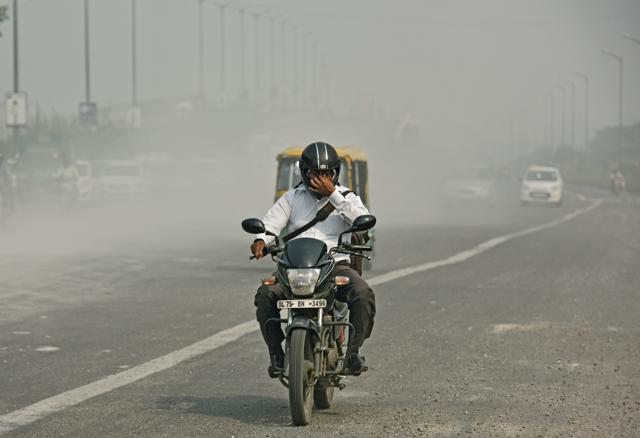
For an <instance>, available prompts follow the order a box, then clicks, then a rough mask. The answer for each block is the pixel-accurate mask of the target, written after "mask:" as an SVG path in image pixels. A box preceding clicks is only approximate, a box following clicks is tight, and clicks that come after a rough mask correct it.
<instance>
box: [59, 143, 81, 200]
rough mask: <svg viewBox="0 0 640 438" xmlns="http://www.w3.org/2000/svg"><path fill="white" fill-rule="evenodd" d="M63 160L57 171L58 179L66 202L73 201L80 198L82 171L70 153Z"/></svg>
mask: <svg viewBox="0 0 640 438" xmlns="http://www.w3.org/2000/svg"><path fill="white" fill-rule="evenodd" d="M62 162H63V164H62V166H61V167H60V168H59V169H58V171H57V172H56V176H57V179H58V181H59V183H60V191H61V195H62V198H63V199H64V200H65V201H66V202H68V203H73V202H75V200H76V199H77V198H78V181H80V172H79V171H78V168H77V167H76V165H75V163H74V162H73V160H71V159H70V158H69V156H68V155H66V154H65V155H63V157H62Z"/></svg>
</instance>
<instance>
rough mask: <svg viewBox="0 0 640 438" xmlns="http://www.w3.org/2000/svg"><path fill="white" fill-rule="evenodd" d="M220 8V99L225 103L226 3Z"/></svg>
mask: <svg viewBox="0 0 640 438" xmlns="http://www.w3.org/2000/svg"><path fill="white" fill-rule="evenodd" d="M217 6H218V8H219V9H220V84H219V92H220V100H221V102H222V104H223V105H224V103H225V92H226V78H225V70H226V67H225V59H226V54H225V45H226V43H225V34H226V30H225V11H226V8H227V5H226V4H218V5H217Z"/></svg>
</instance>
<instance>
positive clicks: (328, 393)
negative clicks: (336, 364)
mask: <svg viewBox="0 0 640 438" xmlns="http://www.w3.org/2000/svg"><path fill="white" fill-rule="evenodd" d="M333 390H334V387H333V386H329V387H324V388H323V387H318V386H316V388H315V389H314V390H313V404H314V406H315V407H316V409H329V408H330V407H331V402H332V401H333Z"/></svg>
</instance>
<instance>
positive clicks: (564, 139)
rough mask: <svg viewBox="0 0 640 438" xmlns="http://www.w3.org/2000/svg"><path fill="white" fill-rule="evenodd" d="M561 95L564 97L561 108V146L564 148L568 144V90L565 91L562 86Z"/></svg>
mask: <svg viewBox="0 0 640 438" xmlns="http://www.w3.org/2000/svg"><path fill="white" fill-rule="evenodd" d="M560 93H561V95H562V103H561V106H560V145H562V146H564V145H565V144H566V143H567V126H566V121H567V120H566V111H567V90H565V89H564V86H562V85H561V86H560Z"/></svg>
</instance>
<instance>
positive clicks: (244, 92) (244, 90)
mask: <svg viewBox="0 0 640 438" xmlns="http://www.w3.org/2000/svg"><path fill="white" fill-rule="evenodd" d="M239 13H240V80H241V81H242V85H241V87H240V96H241V98H242V99H243V100H245V99H246V98H247V75H246V71H245V66H246V65H245V43H244V28H245V26H244V13H245V11H244V9H242V8H240V9H239Z"/></svg>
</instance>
